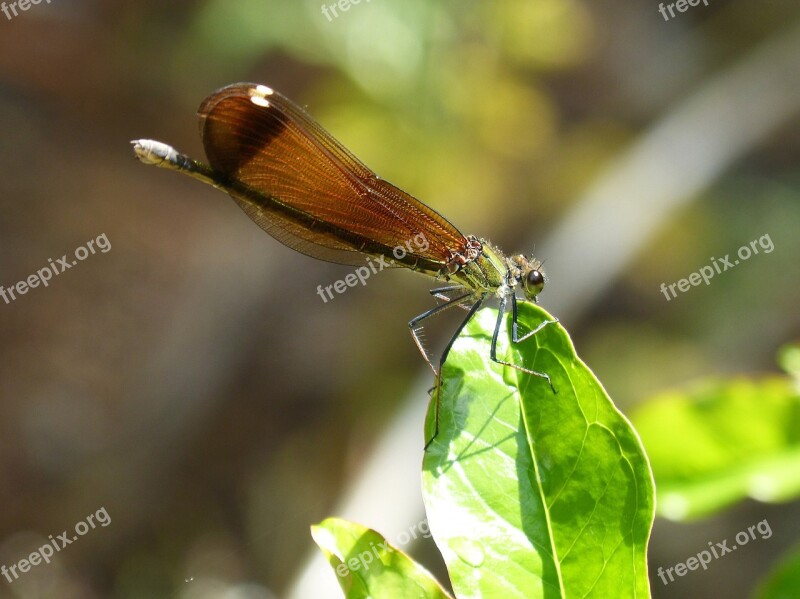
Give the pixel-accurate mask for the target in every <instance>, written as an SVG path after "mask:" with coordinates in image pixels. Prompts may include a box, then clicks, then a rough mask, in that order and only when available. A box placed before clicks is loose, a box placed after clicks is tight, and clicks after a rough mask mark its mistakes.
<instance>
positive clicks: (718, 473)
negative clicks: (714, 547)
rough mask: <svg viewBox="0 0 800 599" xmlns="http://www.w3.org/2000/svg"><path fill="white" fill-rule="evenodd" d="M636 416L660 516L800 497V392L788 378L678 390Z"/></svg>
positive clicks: (696, 514) (710, 383)
mask: <svg viewBox="0 0 800 599" xmlns="http://www.w3.org/2000/svg"><path fill="white" fill-rule="evenodd" d="M633 421H634V423H635V424H636V428H637V430H638V431H639V433H640V434H641V436H642V440H643V441H644V444H645V447H646V448H647V452H648V455H649V456H650V462H651V464H652V466H653V473H654V475H655V478H656V485H657V486H656V488H657V490H658V501H657V505H658V511H659V515H662V516H664V517H667V518H671V519H675V520H684V519H692V518H698V517H702V516H708V515H710V514H713V513H716V512H718V511H720V510H721V509H723V508H725V507H728V506H730V505H732V504H734V503H736V502H738V501H741V500H742V499H744V498H746V497H751V498H753V499H758V500H760V501H769V502H778V501H788V500H790V499H793V498H796V497H798V496H800V396H798V393H797V390H796V388H795V385H794V381H793V380H792V379H790V378H788V377H778V376H775V377H768V378H763V379H759V380H750V379H734V380H731V381H726V382H716V381H708V382H705V383H702V384H698V385H695V386H693V387H692V388H689V389H684V390H676V391H670V392H667V393H664V394H662V395H660V396H658V397H656V398H655V399H653V400H652V401H649V402H648V403H646V404H644V405H643V406H642V407H641V408H640V409H639V410H637V411H636V412H635V413H634V414H633Z"/></svg>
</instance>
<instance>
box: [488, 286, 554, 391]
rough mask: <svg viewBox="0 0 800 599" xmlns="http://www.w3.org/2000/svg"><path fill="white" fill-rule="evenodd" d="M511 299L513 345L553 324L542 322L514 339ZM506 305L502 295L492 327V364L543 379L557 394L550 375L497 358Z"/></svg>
mask: <svg viewBox="0 0 800 599" xmlns="http://www.w3.org/2000/svg"><path fill="white" fill-rule="evenodd" d="M511 298H512V300H511V313H512V330H513V334H512V339H513V341H514V343H517V342H519V341H524V340H525V339H527V338H528V337H530V336H531V335H533V334H534V333H537V332H538V331H540V330H541V329H542V328H544V326H545V325H547V324H551V323H552V322H553V321H550V320H545V321H544V322H542V323H541V324H539V326H537V327H536V328H535V329H534V330H533V331H531V332H530V333H528V334H527V335H525V336H523V337H522V338H516V337H517V335H516V331H517V298H516V297H515V296H514V295H512V296H511ZM507 304H508V296H507V295H504V296H503V297H502V298H501V299H500V308H499V310H498V312H497V322H496V323H495V325H494V333H493V334H492V347H491V351H490V352H489V356H490V357H491V358H492V360H493V361H494V362H497V363H498V364H502V365H503V366H510V367H511V368H515V369H517V370H520V371H522V372H526V373H528V374H532V375H534V376H538V377H541V378H543V379H544V380H546V381H547V384H548V385H550V389H551V390H552V391H553V393H558V391H556V389H555V387H553V382H552V381H551V380H550V375H549V374H547V373H545V372H539V371H538V370H531V369H530V368H525V367H524V366H519V365H518V364H512V363H511V362H506V361H505V360H500V359H499V358H498V357H497V338H498V336H499V335H500V327H501V326H503V315H504V314H505V311H506V305H507Z"/></svg>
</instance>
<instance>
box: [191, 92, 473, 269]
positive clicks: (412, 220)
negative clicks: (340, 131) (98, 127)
mask: <svg viewBox="0 0 800 599" xmlns="http://www.w3.org/2000/svg"><path fill="white" fill-rule="evenodd" d="M198 114H199V116H200V128H201V134H202V136H203V145H204V147H205V152H206V155H207V157H208V160H209V162H210V163H211V166H212V168H213V169H214V170H215V171H217V172H218V173H219V174H221V175H222V176H223V177H224V178H225V179H226V181H227V182H229V183H230V185H229V186H228V187H229V188H228V189H227V191H228V192H229V193H230V195H231V196H232V197H233V198H234V200H236V202H237V203H238V204H239V205H240V206H241V207H242V208H243V209H244V210H245V212H246V213H247V214H248V216H250V218H252V219H253V220H254V221H255V222H256V223H257V224H258V225H259V226H260V227H261V228H262V229H264V230H265V231H266V232H267V233H269V234H270V235H272V236H273V237H275V238H276V239H278V240H279V241H281V242H282V243H284V244H286V245H287V246H289V247H291V248H293V249H295V250H297V251H300V252H302V253H304V254H307V255H309V256H313V257H314V258H319V259H321V260H327V261H329V262H338V263H342V264H363V262H364V258H363V256H360V255H359V254H358V252H361V253H365V254H371V255H384V256H387V257H392V250H393V249H394V248H395V247H397V246H406V244H407V243H409V242H411V243H410V244H409V245H410V246H411V248H412V252H411V253H410V255H409V256H408V257H406V258H405V259H403V260H399V262H402V263H404V264H405V265H407V266H409V265H413V264H414V263H415V262H416V263H417V264H418V265H419V266H420V267H421V268H423V269H425V268H427V269H429V270H435V269H437V268H439V267H441V266H443V265H444V264H445V262H446V260H447V258H448V256H450V255H451V254H452V252H463V248H464V247H465V244H466V239H465V238H464V236H463V235H462V234H461V233H460V232H459V231H458V230H457V229H456V228H455V227H454V226H453V225H452V224H450V223H449V222H448V221H447V220H446V219H444V218H443V217H442V216H441V215H440V214H438V213H437V212H436V211H434V210H432V209H431V208H429V207H428V206H426V205H425V204H423V203H422V202H420V201H419V200H417V199H415V198H414V197H412V196H410V195H409V194H407V193H405V192H404V191H402V190H400V189H398V188H397V187H395V186H394V185H392V184H390V183H388V182H386V181H384V180H382V179H380V178H379V177H378V176H377V175H375V173H373V172H372V171H371V170H369V169H368V168H367V167H366V166H364V165H363V164H362V163H361V162H360V161H359V160H358V159H357V158H356V157H355V156H353V155H352V154H351V153H350V152H349V151H348V150H347V149H345V148H344V146H342V145H341V144H340V143H339V142H338V141H336V140H335V139H334V138H333V137H332V136H331V135H330V134H329V133H328V132H327V131H325V130H324V129H323V128H322V127H321V126H320V125H319V124H318V123H317V122H316V121H314V120H313V119H312V118H311V117H310V116H309V115H307V114H306V113H305V112H304V111H303V110H302V109H301V108H299V107H298V106H296V105H295V104H294V103H292V102H291V101H290V100H288V99H287V98H285V97H284V96H282V95H280V94H279V93H277V92H274V91H273V90H271V89H270V88H268V87H266V86H263V85H257V84H254V83H236V84H233V85H230V86H227V87H224V88H222V89H220V90H217V91H216V92H214V93H213V94H211V95H210V96H209V97H208V98H206V99H205V100H204V101H203V103H202V105H201V106H200V109H199V112H198ZM420 234H421V235H424V240H425V241H426V242H427V244H428V247H427V248H426V249H425V250H423V249H421V248H420V247H418V246H419V245H421V246H424V245H425V244H424V243H421V242H420V243H419V244H415V243H414V242H413V241H412V240H414V238H415V237H416V238H417V240H420V241H422V240H421V239H420V237H419V235H420ZM406 249H407V246H406Z"/></svg>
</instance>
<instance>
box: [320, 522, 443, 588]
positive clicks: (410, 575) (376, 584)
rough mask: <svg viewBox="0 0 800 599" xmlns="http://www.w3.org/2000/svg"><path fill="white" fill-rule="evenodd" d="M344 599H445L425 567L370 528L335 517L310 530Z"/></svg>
mask: <svg viewBox="0 0 800 599" xmlns="http://www.w3.org/2000/svg"><path fill="white" fill-rule="evenodd" d="M311 536H312V537H313V538H314V541H315V542H316V543H317V545H319V548H320V549H322V552H323V553H324V554H325V557H327V558H328V562H329V563H330V565H331V567H332V568H333V571H334V572H335V573H336V578H337V579H338V580H339V585H340V586H341V587H342V590H343V591H344V596H345V597H346V598H347V599H366V598H370V599H382V598H384V597H385V598H386V599H428V598H430V599H446V598H448V597H450V595H448V594H447V593H446V592H445V591H444V590H443V589H442V587H441V586H439V583H438V582H436V580H435V579H434V578H433V576H431V574H430V572H428V571H427V570H426V569H425V568H423V567H422V566H420V565H419V564H417V563H416V562H415V561H414V560H412V559H411V558H410V557H408V556H407V555H406V554H405V553H403V552H402V551H400V550H399V549H397V548H395V547H393V546H392V545H390V544H389V543H388V542H387V541H386V539H384V538H383V536H381V535H380V534H379V533H377V532H375V531H374V530H372V529H371V528H366V527H364V526H361V525H360V524H354V523H352V522H348V521H347V520H341V519H339V518H328V519H326V520H323V521H322V522H320V523H319V524H318V525H317V526H312V527H311Z"/></svg>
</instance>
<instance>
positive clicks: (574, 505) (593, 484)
mask: <svg viewBox="0 0 800 599" xmlns="http://www.w3.org/2000/svg"><path fill="white" fill-rule="evenodd" d="M496 317H497V312H496V311H494V310H481V311H480V312H478V314H477V315H476V316H475V317H474V318H473V319H472V321H471V322H470V323H469V324H468V325H467V327H466V328H465V330H464V332H463V333H462V334H461V335H460V336H459V338H458V339H457V341H456V342H455V344H454V345H453V348H452V350H451V352H450V354H449V356H448V359H447V362H446V364H445V365H444V368H443V372H442V375H443V384H442V391H441V399H440V409H439V433H438V435H437V436H436V437H435V439H434V440H433V442H432V443H431V444H430V446H429V447H428V449H427V451H426V454H425V458H424V464H423V466H424V471H423V495H424V499H425V505H426V508H427V513H428V523H429V526H430V530H431V532H432V534H433V537H434V539H435V541H436V543H437V545H438V546H439V549H440V550H441V552H442V555H443V557H444V560H445V563H446V564H447V567H448V570H449V572H450V577H451V581H452V583H453V588H454V590H455V592H456V595H457V596H458V597H462V598H465V597H503V598H505V599H512V598H517V597H518V598H524V599H532V598H538V597H545V598H547V599H553V598H558V597H569V598H572V597H584V598H586V597H597V598H602V599H607V598H608V597H638V598H640V599H641V598H645V597H649V582H648V579H647V563H646V550H647V541H648V537H649V534H650V527H651V526H652V522H653V514H654V505H653V501H654V492H653V481H652V476H651V473H650V469H649V467H648V464H647V458H646V456H645V454H644V450H643V448H642V445H641V443H640V441H639V438H638V437H637V435H636V432H635V431H634V430H633V428H632V427H631V425H630V423H629V422H628V421H627V420H626V419H625V417H624V416H623V415H622V414H621V413H620V412H619V411H618V410H617V409H616V407H615V406H614V404H613V403H612V402H611V400H610V399H609V397H608V395H607V394H606V392H605V390H604V389H603V387H602V385H600V383H599V382H598V381H597V379H596V378H595V377H594V375H593V374H592V372H591V371H590V370H589V369H588V368H587V367H586V365H585V364H584V363H583V362H581V360H580V359H579V358H578V357H577V356H576V355H575V349H574V347H573V346H572V343H571V341H570V339H569V337H568V335H567V333H566V331H565V330H564V328H563V327H562V326H561V325H559V324H548V325H546V326H545V327H544V328H543V329H542V330H541V331H539V332H538V333H537V334H536V335H534V336H533V337H531V338H529V339H527V340H525V341H524V342H521V343H517V344H513V348H511V349H509V348H508V342H507V340H508V339H510V331H509V329H510V320H511V319H510V317H508V316H507V317H506V321H505V324H506V333H507V334H506V335H501V339H504V340H505V341H502V342H501V343H498V357H501V356H502V355H503V354H504V353H506V354H507V355H506V360H507V361H512V362H513V363H515V364H522V365H525V366H526V367H528V368H530V369H533V370H537V371H540V372H545V373H547V374H549V375H550V378H551V380H552V383H553V386H554V387H555V389H556V390H557V391H558V393H553V391H552V390H551V388H550V386H549V385H548V383H547V381H546V380H544V379H542V378H540V377H537V376H532V375H528V374H525V373H522V372H520V371H518V370H516V369H514V368H508V367H503V366H500V365H497V364H495V363H494V362H491V361H490V360H489V349H490V341H491V335H492V332H493V331H494V325H495V319H496ZM544 320H552V317H550V316H549V315H548V314H547V313H546V312H545V311H544V310H541V309H540V308H538V307H536V306H534V305H532V304H530V303H528V302H521V303H520V305H519V323H520V326H521V327H522V328H524V329H527V330H530V329H532V328H534V327H535V326H536V325H537V324H539V323H540V322H542V321H544ZM522 332H524V331H522ZM431 403H432V404H435V401H433V402H431ZM434 413H435V410H434V409H433V405H432V407H431V409H429V413H428V423H427V427H426V428H427V429H428V431H431V430H432V427H433V425H434V420H435V414H434Z"/></svg>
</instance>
